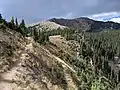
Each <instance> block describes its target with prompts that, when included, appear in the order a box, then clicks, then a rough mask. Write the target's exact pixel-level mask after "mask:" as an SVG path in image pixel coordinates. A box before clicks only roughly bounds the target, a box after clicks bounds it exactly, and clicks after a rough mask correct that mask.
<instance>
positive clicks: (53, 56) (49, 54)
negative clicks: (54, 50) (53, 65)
mask: <svg viewBox="0 0 120 90" xmlns="http://www.w3.org/2000/svg"><path fill="white" fill-rule="evenodd" d="M42 49H43V50H44V51H46V52H47V53H48V56H49V57H52V58H55V59H56V60H57V61H58V62H60V63H62V65H63V66H66V67H68V68H69V69H70V70H71V71H73V72H75V70H74V69H73V68H72V67H70V66H69V65H68V64H67V63H65V62H64V61H63V60H62V59H60V58H58V57H57V56H55V55H53V54H51V53H50V52H49V50H47V49H45V48H42Z"/></svg>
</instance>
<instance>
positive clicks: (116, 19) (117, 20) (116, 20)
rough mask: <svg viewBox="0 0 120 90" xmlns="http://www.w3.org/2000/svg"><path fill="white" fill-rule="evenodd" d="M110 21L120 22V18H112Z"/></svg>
mask: <svg viewBox="0 0 120 90" xmlns="http://www.w3.org/2000/svg"><path fill="white" fill-rule="evenodd" d="M110 21H113V22H117V23H120V18H112V19H111V20H110Z"/></svg>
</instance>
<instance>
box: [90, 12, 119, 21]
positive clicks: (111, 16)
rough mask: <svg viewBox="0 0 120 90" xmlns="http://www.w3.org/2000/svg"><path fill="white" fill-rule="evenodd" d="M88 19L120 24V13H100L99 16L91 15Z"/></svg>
mask: <svg viewBox="0 0 120 90" xmlns="http://www.w3.org/2000/svg"><path fill="white" fill-rule="evenodd" d="M88 17H89V18H91V19H94V20H99V21H114V22H119V17H120V12H109V13H99V14H94V15H89V16H88Z"/></svg>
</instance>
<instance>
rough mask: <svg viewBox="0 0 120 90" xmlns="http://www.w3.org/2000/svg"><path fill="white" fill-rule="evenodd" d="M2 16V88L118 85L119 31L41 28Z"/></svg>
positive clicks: (115, 89) (112, 89) (104, 88)
mask: <svg viewBox="0 0 120 90" xmlns="http://www.w3.org/2000/svg"><path fill="white" fill-rule="evenodd" d="M0 20H1V22H0V51H1V52H0V68H1V70H0V90H119V87H120V86H119V84H120V71H119V68H120V67H119V58H120V31H119V30H113V31H111V30H105V31H104V32H98V33H93V32H91V33H90V32H84V30H83V31H80V30H78V29H74V28H72V29H70V28H64V29H63V28H62V29H61V28H57V29H54V30H46V28H42V30H41V29H38V28H36V26H31V27H28V28H27V27H26V26H25V23H24V20H22V23H21V24H17V20H16V23H15V22H14V18H12V20H11V22H10V23H8V22H7V21H5V20H4V19H2V18H1V19H0ZM11 26H13V27H11ZM16 27H17V28H16Z"/></svg>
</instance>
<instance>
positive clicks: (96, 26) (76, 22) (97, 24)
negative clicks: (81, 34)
mask: <svg viewBox="0 0 120 90" xmlns="http://www.w3.org/2000/svg"><path fill="white" fill-rule="evenodd" d="M49 21H51V22H55V23H57V24H60V25H63V26H67V27H70V28H75V29H81V30H85V31H90V32H94V31H102V30H104V29H111V30H114V29H115V30H117V29H120V24H119V23H115V22H102V21H95V20H92V19H89V18H86V17H81V18H75V19H63V18H61V19H56V18H53V19H50V20H49Z"/></svg>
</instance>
